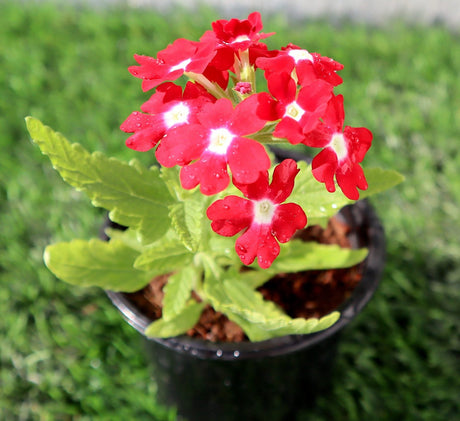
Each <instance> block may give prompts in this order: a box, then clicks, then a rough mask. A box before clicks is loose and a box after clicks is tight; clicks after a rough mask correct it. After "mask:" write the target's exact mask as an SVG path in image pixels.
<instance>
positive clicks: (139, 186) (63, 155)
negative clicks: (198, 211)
mask: <svg viewBox="0 0 460 421" xmlns="http://www.w3.org/2000/svg"><path fill="white" fill-rule="evenodd" d="M26 123H27V128H28V130H29V133H30V135H31V137H32V139H33V141H34V143H36V144H37V145H38V146H39V147H40V149H41V152H42V153H43V154H45V155H47V156H48V157H49V159H50V160H51V162H52V164H53V166H54V168H55V169H56V170H57V171H58V172H59V173H60V175H61V177H62V178H63V179H64V180H65V181H66V182H67V183H69V184H70V185H72V186H73V187H75V188H76V189H77V190H81V191H83V192H85V193H86V194H87V195H88V197H89V198H90V199H91V201H92V203H93V205H95V206H99V207H103V208H105V209H108V210H109V211H110V219H111V220H112V221H114V222H117V223H119V224H121V225H125V226H129V227H131V228H135V229H137V230H138V232H139V234H140V236H141V238H142V241H143V243H144V244H148V243H151V242H153V241H155V240H156V239H158V238H160V237H161V236H162V235H163V234H164V233H165V232H166V231H167V230H168V227H169V216H168V214H169V208H168V206H169V205H171V204H172V203H173V198H172V196H171V195H170V193H169V191H168V188H167V186H166V185H165V183H164V181H163V180H162V179H161V177H160V174H159V170H158V169H157V168H154V167H152V168H151V169H147V168H145V167H144V166H143V165H142V164H140V163H139V162H138V161H132V162H131V163H129V164H127V163H125V162H122V161H119V160H117V159H115V158H107V157H106V156H104V155H103V154H102V153H100V152H95V153H93V154H90V153H89V152H88V151H87V150H86V149H84V148H83V147H82V146H81V145H80V144H78V143H70V142H69V141H68V140H67V139H65V138H64V137H63V136H62V135H61V134H59V133H56V132H54V131H52V130H51V129H50V128H49V127H47V126H44V125H43V124H42V123H41V122H40V121H39V120H37V119H34V118H32V117H27V119H26Z"/></svg>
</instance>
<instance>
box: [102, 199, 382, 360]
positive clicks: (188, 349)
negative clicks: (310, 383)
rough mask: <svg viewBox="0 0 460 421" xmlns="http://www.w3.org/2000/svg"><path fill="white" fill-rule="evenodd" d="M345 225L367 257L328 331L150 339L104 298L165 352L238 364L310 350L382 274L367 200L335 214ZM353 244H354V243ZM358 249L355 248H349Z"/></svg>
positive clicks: (144, 322) (127, 313) (138, 317)
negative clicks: (356, 230) (244, 338)
mask: <svg viewBox="0 0 460 421" xmlns="http://www.w3.org/2000/svg"><path fill="white" fill-rule="evenodd" d="M339 215H341V216H342V217H343V218H344V219H345V220H347V222H350V221H351V223H352V225H355V227H361V229H365V233H366V235H367V242H366V245H365V246H366V247H367V248H368V250H369V253H368V256H367V257H366V259H365V260H364V262H363V263H362V265H363V277H362V279H361V281H360V282H359V284H358V285H357V286H356V288H355V289H354V291H353V293H352V294H351V296H350V297H349V298H348V299H347V300H346V301H345V302H344V303H343V304H342V305H341V306H340V307H339V308H338V311H340V318H339V320H338V321H337V322H336V323H335V324H333V325H332V326H331V327H329V328H328V329H325V330H322V331H320V332H316V333H311V334H307V335H289V336H281V337H277V338H273V339H268V340H264V341H260V342H210V341H205V340H202V339H199V338H192V337H189V336H187V335H180V336H177V337H171V338H151V337H147V336H146V335H145V329H146V328H147V326H148V325H149V324H150V323H151V322H152V321H153V320H151V319H149V318H148V317H146V316H145V315H143V314H142V313H141V312H140V311H139V310H138V309H137V308H136V307H135V305H134V304H133V303H132V302H130V301H129V300H128V298H127V297H126V296H125V295H124V294H123V293H121V292H114V291H106V294H107V295H108V297H109V298H110V300H111V301H112V303H113V304H114V305H115V307H117V308H118V310H119V311H120V312H121V313H122V315H123V317H124V318H125V320H126V321H127V322H128V323H129V324H130V325H131V326H132V327H134V328H135V329H136V330H137V331H138V332H140V333H141V334H142V335H143V336H144V337H145V338H146V339H147V340H151V341H155V342H157V343H159V344H161V345H163V346H165V347H167V348H170V349H173V350H176V351H177V352H180V353H185V354H189V355H191V356H193V357H196V358H202V359H216V360H229V361H232V360H241V359H250V358H254V357H259V356H260V354H261V353H262V354H263V355H264V356H267V357H268V356H277V355H281V354H286V353H290V352H295V351H298V350H301V349H304V348H309V347H313V346H314V345H316V344H317V343H319V342H321V341H323V340H325V339H327V338H329V337H332V336H333V335H337V334H338V333H339V332H340V331H341V330H342V329H343V328H344V327H345V326H347V325H348V324H349V323H350V322H351V321H352V320H353V319H354V317H356V315H357V314H358V313H359V312H361V311H362V309H363V308H364V307H365V306H366V304H367V303H368V302H369V300H370V299H371V297H372V296H373V294H374V293H375V291H376V289H377V287H378V284H379V282H380V278H381V276H382V273H383V267H384V262H385V235H384V229H383V226H382V224H381V222H380V220H379V218H378V216H377V214H376V213H375V211H374V209H373V208H372V206H371V205H370V204H369V203H368V201H367V200H360V201H358V202H356V203H354V204H352V205H347V206H345V207H344V208H342V209H341V210H340V212H339ZM356 241H357V240H356ZM352 242H353V240H352ZM353 245H354V246H356V247H357V246H359V244H353Z"/></svg>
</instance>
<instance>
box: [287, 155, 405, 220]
mask: <svg viewBox="0 0 460 421" xmlns="http://www.w3.org/2000/svg"><path fill="white" fill-rule="evenodd" d="M298 166H299V168H300V169H301V170H300V172H299V174H298V175H297V178H296V181H295V186H294V190H293V192H292V194H291V196H290V197H289V201H290V202H294V203H297V204H298V205H299V206H301V207H302V209H303V210H304V212H305V213H306V214H307V218H308V224H309V225H316V224H319V225H322V226H325V224H326V223H327V220H328V219H329V218H330V217H331V216H333V215H335V214H336V213H337V212H338V211H339V210H340V209H341V208H342V207H343V206H345V205H348V204H350V203H354V201H353V200H350V199H348V198H347V197H346V196H345V195H344V194H343V193H342V191H341V190H340V188H337V189H336V191H335V192H334V193H330V192H328V191H327V190H326V188H325V187H324V184H323V183H319V182H318V181H317V180H316V179H315V178H314V177H313V174H312V172H311V166H310V165H308V164H307V163H305V162H303V161H301V162H298ZM364 173H365V175H366V179H367V182H368V184H369V187H368V189H367V190H364V191H360V199H364V198H366V197H369V196H372V195H374V194H377V193H380V192H382V191H384V190H387V189H390V188H392V187H394V186H396V185H397V184H399V183H401V182H402V181H403V180H404V177H403V176H402V175H401V174H399V173H398V172H396V171H393V170H383V169H381V168H367V169H365V170H364Z"/></svg>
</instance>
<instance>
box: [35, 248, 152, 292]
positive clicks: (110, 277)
mask: <svg viewBox="0 0 460 421" xmlns="http://www.w3.org/2000/svg"><path fill="white" fill-rule="evenodd" d="M138 255H139V252H138V251H136V250H134V249H132V248H131V247H128V246H127V245H126V244H124V243H123V242H122V241H119V240H111V241H102V240H97V239H92V240H89V241H85V240H73V241H71V242H62V243H57V244H53V245H50V246H48V247H47V248H46V249H45V254H44V259H45V263H46V266H47V267H48V268H49V269H50V270H51V272H53V273H54V274H55V275H56V276H57V277H58V278H60V279H61V280H63V281H65V282H68V283H70V284H73V285H80V286H98V287H101V288H104V289H110V290H113V291H124V292H133V291H137V290H139V289H141V288H143V287H144V286H145V285H147V284H148V283H149V281H150V280H151V279H152V276H151V274H149V273H147V272H145V271H140V270H137V269H135V268H134V267H133V265H134V261H135V260H136V258H137V256H138Z"/></svg>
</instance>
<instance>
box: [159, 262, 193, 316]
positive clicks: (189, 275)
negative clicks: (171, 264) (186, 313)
mask: <svg viewBox="0 0 460 421" xmlns="http://www.w3.org/2000/svg"><path fill="white" fill-rule="evenodd" d="M198 276H199V271H198V270H197V268H196V267H194V266H192V265H187V266H184V267H183V268H182V269H181V270H180V271H178V272H176V273H174V274H173V275H171V276H170V277H169V278H168V282H167V284H166V285H165V287H164V289H163V291H164V297H163V319H164V320H165V321H169V320H172V319H174V318H175V317H176V316H178V315H179V314H180V313H181V312H182V311H183V309H184V308H185V306H186V304H187V301H188V300H189V299H190V294H191V293H192V289H193V287H194V286H195V285H196V282H197V280H198Z"/></svg>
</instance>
